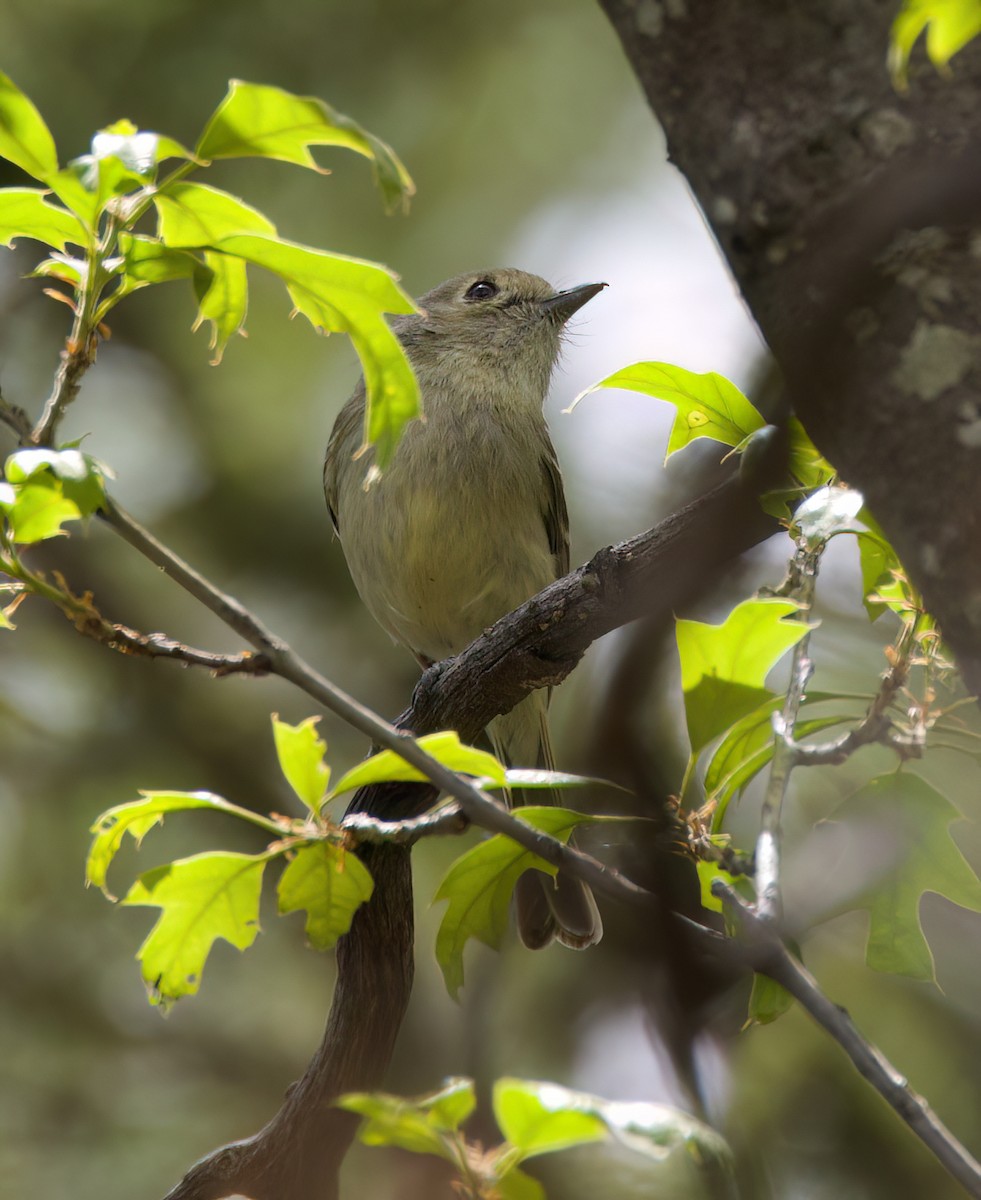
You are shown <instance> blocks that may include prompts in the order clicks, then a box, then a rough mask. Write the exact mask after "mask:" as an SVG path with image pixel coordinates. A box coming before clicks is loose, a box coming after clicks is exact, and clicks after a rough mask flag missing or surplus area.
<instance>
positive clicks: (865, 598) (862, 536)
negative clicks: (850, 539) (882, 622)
mask: <svg viewBox="0 0 981 1200" xmlns="http://www.w3.org/2000/svg"><path fill="white" fill-rule="evenodd" d="M856 540H857V541H858V560H859V564H860V566H861V570H862V603H863V604H864V605H865V611H866V612H867V613H868V614H869V620H870V621H875V620H876V619H877V618H878V617H880V616H882V614H883V613H884V612H885V611H886V605H885V604H884V603H882V601H881V600H874V599H872V597H873V596H874V595H875V594H876V593H877V592H878V591H879V589H880V588H881V587H885V586H886V585H888V584H889V583H890V582H891V581H892V577H893V572H894V571H898V570H900V566H899V559H898V558H897V557H896V552H895V550H893V548H892V546H891V545H890V544H889V543H888V542H887V541H886V540H885V538H883V537H880V536H879V535H878V534H876V533H872V532H860V533H858V534H856Z"/></svg>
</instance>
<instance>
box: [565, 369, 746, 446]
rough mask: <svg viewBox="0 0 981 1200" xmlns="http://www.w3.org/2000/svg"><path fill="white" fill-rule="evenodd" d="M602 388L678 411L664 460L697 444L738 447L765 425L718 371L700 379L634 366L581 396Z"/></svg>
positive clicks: (689, 373)
mask: <svg viewBox="0 0 981 1200" xmlns="http://www.w3.org/2000/svg"><path fill="white" fill-rule="evenodd" d="M599 388H622V389H623V390H625V391H630V392H641V393H642V394H643V395H646V396H653V397H654V398H655V399H657V400H666V401H668V403H669V404H673V405H674V406H675V408H676V409H677V414H676V416H675V419H674V425H673V426H672V428H671V435H670V437H669V438H668V450H667V454H666V455H665V458H666V459H667V458H670V457H671V455H672V454H674V453H675V452H676V451H677V450H681V449H682V448H683V447H685V446H687V445H688V444H689V443H690V442H693V441H694V440H695V439H696V438H703V437H707V438H714V439H715V441H717V442H722V443H723V444H724V445H726V446H738V445H739V444H740V442H742V441H743V440H744V439H745V438H746V437H748V436H749V434H751V433H752V432H753V431H754V430H756V429H762V428H763V426H764V425H765V424H766V422H765V421H764V420H763V418H762V416H761V415H760V414H759V413H758V412H757V410H756V409H755V408H754V407H753V405H752V404H750V402H749V401H748V400H747V399H746V397H745V396H744V395H743V394H742V392H741V391H740V390H739V388H737V387H736V385H735V384H734V383H730V381H729V380H728V379H726V378H724V377H723V376H722V375H717V374H716V373H715V372H714V371H709V372H708V373H707V374H704V375H699V374H697V373H696V372H694V371H686V370H685V369H684V368H683V367H675V366H672V365H671V364H670V363H662V362H641V363H634V365H633V366H631V367H624V368H623V369H622V370H620V371H616V372H615V373H614V374H613V375H609V376H607V378H606V379H603V380H601V381H600V382H599V383H595V384H593V386H592V387H591V388H588V389H587V391H585V392H584V393H583V396H585V395H589V393H590V392H594V391H597V390H598V389H599ZM579 399H582V397H581V396H580V397H579Z"/></svg>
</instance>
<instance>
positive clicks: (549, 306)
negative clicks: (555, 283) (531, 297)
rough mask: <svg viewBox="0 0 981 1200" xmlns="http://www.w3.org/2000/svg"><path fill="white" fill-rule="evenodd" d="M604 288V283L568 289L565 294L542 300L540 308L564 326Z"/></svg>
mask: <svg viewBox="0 0 981 1200" xmlns="http://www.w3.org/2000/svg"><path fill="white" fill-rule="evenodd" d="M605 287H606V284H605V283H583V284H580V286H579V287H575V288H569V290H568V291H567V292H558V293H557V294H556V295H554V296H550V297H549V298H548V299H547V300H543V301H542V308H543V309H544V310H545V312H547V313H548V314H549V315H550V316H554V317H556V318H557V319H558V320H559V321H560V322H562V323H563V324H564V323H565V322H566V321H568V319H569V318H570V317H571V316H572V314H573V313H574V312H578V311H579V309H580V308H582V306H583V305H584V304H585V303H586V301H587V300H592V298H593V297H594V296H595V295H597V294H598V293H599V292H601V291H602V290H603V289H604V288H605Z"/></svg>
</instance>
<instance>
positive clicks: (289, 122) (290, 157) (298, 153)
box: [197, 79, 415, 208]
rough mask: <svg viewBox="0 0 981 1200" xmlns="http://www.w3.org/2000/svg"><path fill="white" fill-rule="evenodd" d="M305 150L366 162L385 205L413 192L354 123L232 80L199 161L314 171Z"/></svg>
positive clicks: (377, 142) (387, 150) (399, 169)
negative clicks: (331, 150)
mask: <svg viewBox="0 0 981 1200" xmlns="http://www.w3.org/2000/svg"><path fill="white" fill-rule="evenodd" d="M311 146H343V147H346V148H347V149H349V150H354V151H355V152H356V153H357V154H361V155H363V156H364V157H365V158H368V159H370V160H371V164H372V169H373V171H374V174H375V180H376V182H377V184H378V186H379V188H380V189H381V192H382V195H383V197H384V200H385V203H386V205H387V206H388V207H389V208H391V207H393V206H394V205H395V204H396V203H398V202H399V201H403V202H404V201H405V200H407V199H408V197H409V196H411V195H412V193H413V192H414V190H415V188H414V185H413V183H412V180H411V179H410V177H409V174H408V172H407V171H406V169H405V167H404V166H403V165H402V163H401V162H400V161H399V159H398V158H397V156H396V155H395V153H394V151H393V150H392V149H391V147H389V146H387V145H386V144H385V143H384V142H383V141H381V139H380V138H377V137H375V136H374V134H371V133H369V132H368V131H367V130H366V129H363V128H362V127H361V126H360V125H359V124H358V123H357V122H356V121H353V120H351V118H350V117H346V116H345V115H344V114H343V113H339V112H337V110H336V109H333V108H331V107H330V105H328V104H325V103H324V101H323V100H318V99H317V98H316V97H313V96H295V95H293V94H292V93H290V92H286V91H283V90H282V89H281V88H277V87H269V86H267V85H263V84H254V83H246V82H244V81H243V80H240V79H233V80H232V81H231V83H230V84H229V89H228V94H227V95H226V96H225V98H224V100H222V102H221V104H220V105H219V106H218V108H217V110H216V111H215V113H214V115H213V116H212V117H211V119H210V120H209V122H208V125H207V127H206V129H205V131H204V133H203V134H202V135H201V140H200V142H199V143H198V146H197V154H198V155H199V156H200V157H201V158H209V159H213V158H241V157H249V156H258V157H261V158H276V159H280V160H282V161H283V162H290V163H296V164H298V165H299V166H302V167H311V168H313V169H314V170H320V169H321V168H319V167H318V166H317V162H316V160H315V159H314V157H313V155H312V154H311V153H310V147H311Z"/></svg>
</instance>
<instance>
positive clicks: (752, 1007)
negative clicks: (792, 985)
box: [747, 975, 794, 1025]
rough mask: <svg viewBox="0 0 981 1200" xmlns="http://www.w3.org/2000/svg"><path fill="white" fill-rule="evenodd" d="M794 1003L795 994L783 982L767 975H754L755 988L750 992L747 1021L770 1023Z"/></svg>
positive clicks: (761, 1023) (750, 1022)
mask: <svg viewBox="0 0 981 1200" xmlns="http://www.w3.org/2000/svg"><path fill="white" fill-rule="evenodd" d="M793 1004H794V998H793V996H791V994H790V992H788V991H787V989H786V988H785V987H783V985H782V984H779V983H777V981H776V980H775V979H770V978H768V977H767V976H766V975H754V976H753V990H752V991H751V992H750V994H749V1010H748V1015H747V1023H748V1024H753V1025H769V1024H770V1023H771V1022H773V1021H775V1020H776V1019H777V1017H782V1016H783V1014H784V1013H785V1012H787V1011H789V1010H790V1009H791V1008H793Z"/></svg>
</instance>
